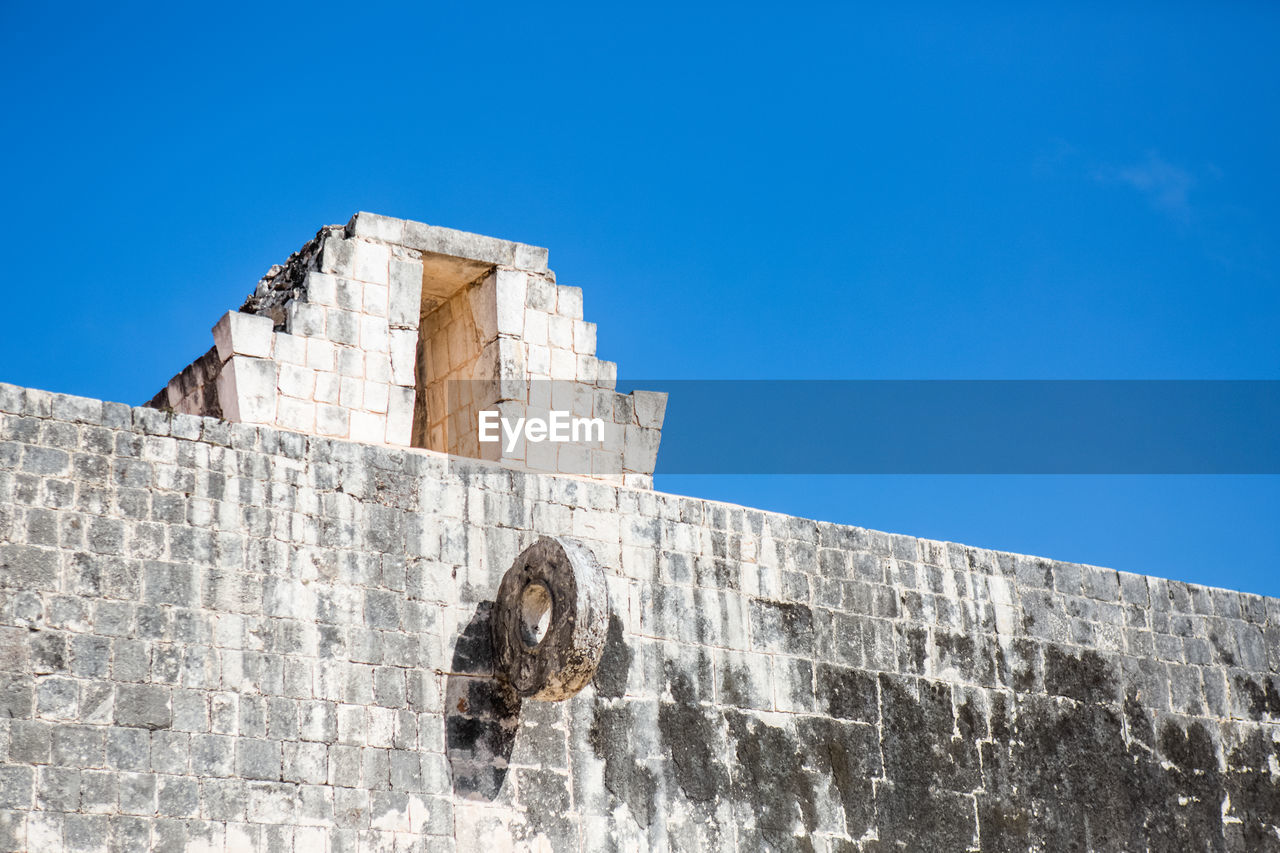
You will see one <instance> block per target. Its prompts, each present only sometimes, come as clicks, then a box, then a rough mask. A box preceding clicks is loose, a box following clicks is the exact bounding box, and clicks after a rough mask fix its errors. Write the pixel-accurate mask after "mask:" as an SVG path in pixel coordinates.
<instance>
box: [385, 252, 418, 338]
mask: <svg viewBox="0 0 1280 853" xmlns="http://www.w3.org/2000/svg"><path fill="white" fill-rule="evenodd" d="M390 279H391V290H390V293H389V298H390V305H389V308H388V312H387V319H388V321H389V322H390V323H391V325H392V326H398V327H402V328H406V329H416V328H418V318H419V316H420V315H421V313H422V264H420V263H418V262H417V261H406V260H402V259H400V258H392V259H391V273H390Z"/></svg>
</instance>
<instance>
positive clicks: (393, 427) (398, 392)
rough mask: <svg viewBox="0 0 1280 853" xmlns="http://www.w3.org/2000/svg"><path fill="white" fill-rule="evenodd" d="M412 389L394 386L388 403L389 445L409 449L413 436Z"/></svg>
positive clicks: (413, 397)
mask: <svg viewBox="0 0 1280 853" xmlns="http://www.w3.org/2000/svg"><path fill="white" fill-rule="evenodd" d="M415 397H416V395H415V393H414V390H413V389H412V388H401V387H398V386H392V387H391V389H390V395H389V398H388V401H387V437H386V441H387V444H393V445H397V446H400V447H408V446H409V444H410V441H411V438H412V434H413V406H414V399H415Z"/></svg>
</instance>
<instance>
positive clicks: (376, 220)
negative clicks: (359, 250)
mask: <svg viewBox="0 0 1280 853" xmlns="http://www.w3.org/2000/svg"><path fill="white" fill-rule="evenodd" d="M404 226H405V220H403V219H396V218H394V217H391V216H381V215H379V214H376V213H366V212H364V211H361V212H359V213H357V214H356V215H355V216H353V217H351V220H350V221H349V222H348V223H347V234H349V235H350V236H352V237H366V238H368V239H370V240H380V241H382V242H384V243H402V242H403V241H404Z"/></svg>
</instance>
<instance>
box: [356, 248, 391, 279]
mask: <svg viewBox="0 0 1280 853" xmlns="http://www.w3.org/2000/svg"><path fill="white" fill-rule="evenodd" d="M354 243H355V245H354V246H353V247H352V275H351V277H352V278H354V279H356V280H358V281H362V282H365V283H367V284H381V285H383V286H386V285H387V284H388V283H389V282H390V266H391V249H390V247H388V246H384V245H381V244H378V243H370V242H367V241H364V240H356V241H354Z"/></svg>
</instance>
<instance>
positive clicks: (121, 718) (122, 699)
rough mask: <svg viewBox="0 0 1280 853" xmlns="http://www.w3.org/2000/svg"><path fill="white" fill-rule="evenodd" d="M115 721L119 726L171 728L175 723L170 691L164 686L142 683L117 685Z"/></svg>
mask: <svg viewBox="0 0 1280 853" xmlns="http://www.w3.org/2000/svg"><path fill="white" fill-rule="evenodd" d="M115 721H116V725H119V726H130V727H135V728H145V729H167V728H169V726H171V725H172V724H173V708H172V704H171V694H170V691H169V690H167V689H166V688H163V687H154V686H150V685H140V684H121V685H119V686H117V687H116V701H115Z"/></svg>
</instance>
